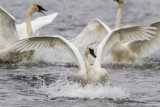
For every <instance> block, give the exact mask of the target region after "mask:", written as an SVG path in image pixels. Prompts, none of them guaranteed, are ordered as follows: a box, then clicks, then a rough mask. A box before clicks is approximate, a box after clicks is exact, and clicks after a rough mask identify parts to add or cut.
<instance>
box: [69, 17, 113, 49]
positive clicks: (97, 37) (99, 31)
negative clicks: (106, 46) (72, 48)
mask: <svg viewBox="0 0 160 107" xmlns="http://www.w3.org/2000/svg"><path fill="white" fill-rule="evenodd" d="M110 31H111V29H110V28H109V27H108V26H107V25H105V24H104V23H103V22H102V21H100V20H99V19H94V20H92V21H91V22H90V23H89V24H88V25H87V26H86V27H85V28H84V30H83V31H82V32H81V33H80V34H79V35H78V36H77V37H76V38H74V39H72V40H70V41H71V42H72V43H73V44H75V45H76V46H77V47H80V46H85V45H88V44H90V43H94V42H96V41H102V40H103V38H104V37H105V36H106V35H107V34H108V33H109V32H110Z"/></svg>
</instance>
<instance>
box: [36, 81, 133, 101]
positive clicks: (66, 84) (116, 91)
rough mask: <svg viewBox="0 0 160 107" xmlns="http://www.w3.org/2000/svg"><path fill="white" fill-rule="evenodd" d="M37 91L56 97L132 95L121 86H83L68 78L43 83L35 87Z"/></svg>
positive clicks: (117, 96)
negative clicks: (46, 83)
mask: <svg viewBox="0 0 160 107" xmlns="http://www.w3.org/2000/svg"><path fill="white" fill-rule="evenodd" d="M35 92H36V93H39V94H46V95H47V96H49V97H54V98H57V97H67V98H88V99H95V98H98V99H105V98H109V99H125V98H128V97H129V96H130V94H129V92H127V91H126V90H125V89H123V88H121V87H116V86H102V85H96V86H95V85H87V86H85V87H82V86H80V85H78V84H77V83H75V82H72V81H68V80H57V81H56V82H55V83H52V84H50V85H49V86H46V85H43V86H41V87H40V88H39V89H35Z"/></svg>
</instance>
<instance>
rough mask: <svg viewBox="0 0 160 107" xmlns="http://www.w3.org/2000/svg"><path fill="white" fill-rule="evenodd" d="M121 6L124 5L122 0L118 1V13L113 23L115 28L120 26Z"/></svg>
mask: <svg viewBox="0 0 160 107" xmlns="http://www.w3.org/2000/svg"><path fill="white" fill-rule="evenodd" d="M123 7H124V1H122V2H121V3H119V7H118V13H117V17H116V23H115V28H119V27H120V24H121V19H122V11H123Z"/></svg>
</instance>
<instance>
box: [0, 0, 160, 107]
mask: <svg viewBox="0 0 160 107" xmlns="http://www.w3.org/2000/svg"><path fill="white" fill-rule="evenodd" d="M33 3H38V4H40V5H42V6H43V7H44V8H45V9H47V10H48V11H47V12H46V14H50V13H53V12H58V13H59V15H58V16H57V17H56V19H55V20H54V21H53V22H52V24H50V25H48V26H46V27H44V28H43V29H41V30H40V31H39V32H38V34H39V35H43V34H49V35H55V34H57V35H61V36H63V37H65V38H67V39H71V38H74V37H76V36H77V35H78V34H79V33H80V32H81V31H82V29H83V28H84V27H85V26H86V25H87V23H88V22H89V21H91V20H92V19H94V18H99V19H100V20H102V21H103V22H104V23H106V24H107V25H108V26H110V27H111V28H114V23H115V17H116V13H117V6H118V5H117V3H115V2H113V0H83V1H82V0H14V1H13V0H1V2H0V5H1V6H2V7H3V8H5V9H6V10H7V11H8V12H9V13H11V14H12V15H13V16H14V17H15V18H16V22H17V23H20V22H24V21H25V17H26V12H27V10H28V7H29V6H30V5H31V4H33ZM159 5H160V1H159V0H125V7H124V12H123V17H122V26H123V25H149V24H151V23H152V22H155V21H158V20H160V12H159V10H160V6H159ZM38 16H42V15H41V14H39V13H35V14H34V15H33V18H36V17H38ZM64 54H65V53H64V52H63V51H59V50H58V51H57V52H56V51H55V50H47V51H45V58H44V56H40V57H39V59H40V58H43V60H44V62H42V61H41V62H39V61H38V60H35V62H27V63H19V64H14V65H1V66H0V107H160V78H159V77H160V58H159V56H160V54H159V51H157V52H155V53H154V54H152V55H150V56H149V57H147V58H144V59H140V60H138V61H137V62H136V64H133V65H131V64H127V65H125V64H122V65H119V64H111V63H107V64H104V65H103V67H105V68H106V70H107V71H108V73H109V76H110V78H109V83H108V86H101V85H98V86H93V85H87V86H85V87H81V86H79V85H78V84H77V83H76V82H75V76H76V74H77V71H78V70H79V68H78V66H77V65H76V64H75V63H74V61H73V60H72V59H71V58H70V57H69V56H66V54H65V55H64ZM43 55H44V54H43ZM64 56H65V57H64Z"/></svg>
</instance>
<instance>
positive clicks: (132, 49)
mask: <svg viewBox="0 0 160 107" xmlns="http://www.w3.org/2000/svg"><path fill="white" fill-rule="evenodd" d="M114 1H116V2H118V4H119V8H118V13H117V17H116V22H115V28H119V27H120V23H121V17H122V11H123V7H124V0H114ZM150 26H153V27H157V30H155V32H156V34H154V35H153V37H154V38H151V39H150V40H147V39H146V40H144V41H140V40H137V41H133V42H125V43H124V42H121V41H118V42H115V43H114V44H113V45H112V46H111V47H110V53H111V56H112V59H113V60H114V61H116V62H132V63H133V62H134V61H135V60H136V59H138V58H143V57H146V56H148V55H150V54H152V53H153V52H155V51H156V50H158V49H159V45H160V42H159V40H160V35H159V34H160V21H158V22H155V23H152V24H151V25H150ZM111 31H112V30H111V29H110V28H109V27H108V26H107V25H105V24H104V23H103V22H102V21H100V20H99V19H94V20H92V21H91V22H90V23H89V24H88V26H87V27H86V28H85V29H84V30H83V31H82V32H81V33H80V35H79V36H77V37H76V38H74V39H72V40H71V42H72V43H74V44H75V45H76V46H77V47H81V46H84V45H86V44H89V43H93V42H95V41H102V40H103V39H104V38H105V36H108V34H109V33H110V32H111ZM141 33H142V32H141ZM143 34H144V35H147V34H146V33H144V32H143ZM133 36H136V33H133Z"/></svg>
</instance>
